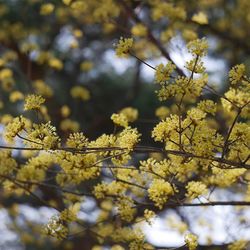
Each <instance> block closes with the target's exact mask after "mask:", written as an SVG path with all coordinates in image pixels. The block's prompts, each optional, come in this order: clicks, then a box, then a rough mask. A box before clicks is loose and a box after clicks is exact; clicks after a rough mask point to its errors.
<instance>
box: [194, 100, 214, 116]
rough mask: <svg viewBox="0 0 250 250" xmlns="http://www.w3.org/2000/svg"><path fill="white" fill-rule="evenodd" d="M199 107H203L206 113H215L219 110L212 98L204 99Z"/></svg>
mask: <svg viewBox="0 0 250 250" xmlns="http://www.w3.org/2000/svg"><path fill="white" fill-rule="evenodd" d="M197 108H199V109H201V110H202V111H204V112H206V113H210V114H212V115H214V114H215V113H216V110H217V104H216V103H215V102H213V101H212V100H203V101H200V102H199V103H198V105H197Z"/></svg>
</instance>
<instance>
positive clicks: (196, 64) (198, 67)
mask: <svg viewBox="0 0 250 250" xmlns="http://www.w3.org/2000/svg"><path fill="white" fill-rule="evenodd" d="M185 67H186V68H187V69H188V70H189V71H191V72H194V73H197V74H201V73H203V72H204V71H205V67H204V64H203V62H202V61H201V59H200V57H199V58H198V60H197V59H196V58H193V59H191V60H190V61H188V62H187V63H186V65H185Z"/></svg>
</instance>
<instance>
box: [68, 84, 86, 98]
mask: <svg viewBox="0 0 250 250" xmlns="http://www.w3.org/2000/svg"><path fill="white" fill-rule="evenodd" d="M70 94H71V96H72V97H73V98H76V99H77V98H79V99H81V100H82V101H88V100H89V99H90V93H89V90H88V89H86V88H85V87H82V86H75V87H73V88H72V89H71V90H70Z"/></svg>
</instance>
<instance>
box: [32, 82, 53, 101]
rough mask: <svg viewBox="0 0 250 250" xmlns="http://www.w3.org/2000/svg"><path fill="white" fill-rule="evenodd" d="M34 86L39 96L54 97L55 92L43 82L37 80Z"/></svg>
mask: <svg viewBox="0 0 250 250" xmlns="http://www.w3.org/2000/svg"><path fill="white" fill-rule="evenodd" d="M32 85H33V87H34V90H35V92H36V94H38V95H42V96H44V97H51V96H52V95H53V90H52V89H51V87H50V86H49V85H47V84H46V83H45V82H44V81H43V80H36V81H34V82H33V84H32Z"/></svg>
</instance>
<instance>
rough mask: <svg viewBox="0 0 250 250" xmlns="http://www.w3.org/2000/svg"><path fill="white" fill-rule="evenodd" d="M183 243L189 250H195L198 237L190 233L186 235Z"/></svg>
mask: <svg viewBox="0 0 250 250" xmlns="http://www.w3.org/2000/svg"><path fill="white" fill-rule="evenodd" d="M185 243H186V245H187V247H188V249H189V250H195V249H196V248H197V246H198V237H197V236H196V235H194V234H191V233H189V234H186V235H185Z"/></svg>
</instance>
